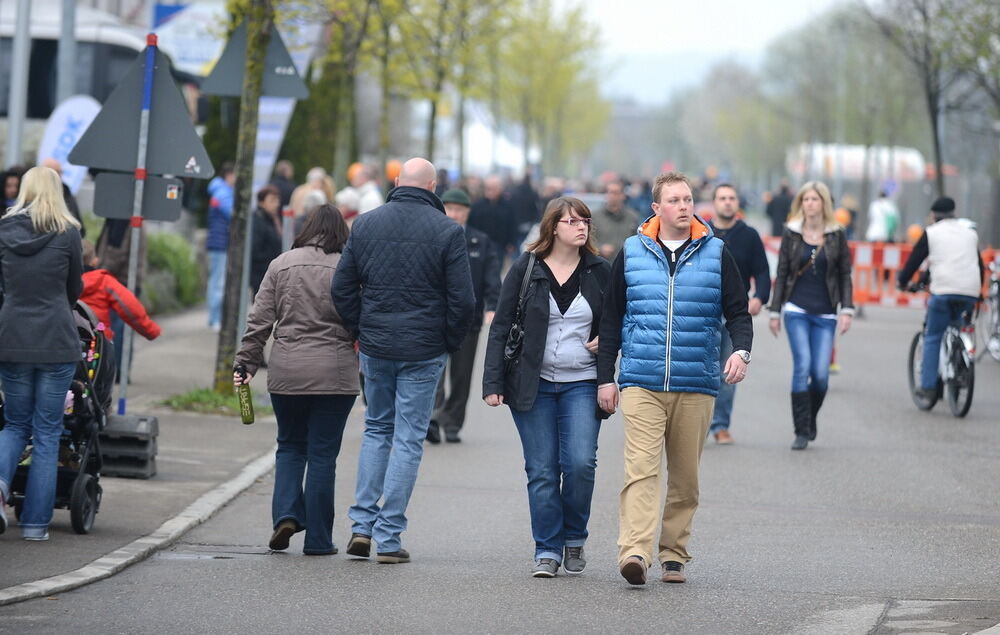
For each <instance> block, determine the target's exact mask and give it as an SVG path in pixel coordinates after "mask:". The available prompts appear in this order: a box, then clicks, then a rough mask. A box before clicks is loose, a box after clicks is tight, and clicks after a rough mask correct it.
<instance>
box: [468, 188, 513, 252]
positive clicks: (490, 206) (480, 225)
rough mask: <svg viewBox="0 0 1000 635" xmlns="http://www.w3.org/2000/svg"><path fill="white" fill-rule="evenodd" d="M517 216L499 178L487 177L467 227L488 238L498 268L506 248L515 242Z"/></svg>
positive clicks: (473, 206)
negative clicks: (498, 261)
mask: <svg viewBox="0 0 1000 635" xmlns="http://www.w3.org/2000/svg"><path fill="white" fill-rule="evenodd" d="M517 224H518V218H517V214H516V213H515V212H514V208H513V206H511V204H510V200H509V199H507V198H506V197H505V196H504V192H503V182H502V181H501V180H500V177H499V176H488V177H486V181H485V182H484V183H483V198H481V199H479V200H478V201H476V202H475V203H474V204H473V205H472V214H471V215H470V216H469V227H474V228H475V229H478V230H479V231H481V232H483V233H484V234H486V235H487V236H489V237H490V240H491V241H493V248H494V249H496V252H497V257H498V258H499V259H500V266H501V267H502V266H503V259H504V257H505V256H506V254H507V248H508V247H515V246H516V245H515V244H514V243H515V242H517Z"/></svg>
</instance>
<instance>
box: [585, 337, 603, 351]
mask: <svg viewBox="0 0 1000 635" xmlns="http://www.w3.org/2000/svg"><path fill="white" fill-rule="evenodd" d="M599 339H600V338H599V337H595V338H594V339H592V340H590V341H589V342H587V343H586V344H584V346H586V347H587V350H588V351H590V352H591V353H592V354H594V355H597V348H598V341H597V340H599Z"/></svg>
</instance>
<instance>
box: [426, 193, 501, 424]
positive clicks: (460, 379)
mask: <svg viewBox="0 0 1000 635" xmlns="http://www.w3.org/2000/svg"><path fill="white" fill-rule="evenodd" d="M441 202H442V203H444V209H445V213H447V214H448V218H450V219H452V220H453V221H455V222H456V223H458V224H459V225H461V226H462V228H463V229H465V249H466V251H467V252H468V254H469V268H470V269H471V270H472V289H473V291H474V292H475V294H476V312H475V315H474V317H473V319H472V328H471V329H470V330H469V334H468V335H466V336H465V340H463V341H462V346H461V347H460V348H459V349H458V350H457V351H455V352H454V353H452V354H451V356H450V357H449V359H448V384H449V390H448V391H447V392H448V394H447V397H446V396H445V379H444V375H442V376H441V382H440V383H439V384H438V390H437V397H436V398H435V400H434V414H433V415H431V425H430V428H428V430H427V440H428V441H430V442H431V443H440V442H441V429H443V430H444V437H445V440H447V441H448V443H458V442H459V441H461V439H460V438H459V437H458V433H459V431H460V430H461V429H462V424H463V423H465V406H466V403H467V402H468V401H469V386H470V384H471V383H472V367H473V366H474V365H475V362H476V347H477V345H478V344H479V331H480V329H481V328H482V327H483V321H484V319H483V318H484V312H485V321H486V323H487V324H489V323H490V322H492V321H493V313H494V311H496V307H497V299H498V298H499V297H500V260H499V259H498V258H497V254H496V251H495V250H494V249H493V244H492V243H491V242H490V239H489V237H488V236H486V234H484V233H483V232H481V231H479V230H477V229H473V228H471V227H469V226H468V224H467V222H468V220H469V208H470V207H471V206H472V201H470V200H469V195H468V194H466V193H465V192H463V191H462V190H458V189H454V190H448V191H447V192H445V193H444V194H443V195H442V196H441Z"/></svg>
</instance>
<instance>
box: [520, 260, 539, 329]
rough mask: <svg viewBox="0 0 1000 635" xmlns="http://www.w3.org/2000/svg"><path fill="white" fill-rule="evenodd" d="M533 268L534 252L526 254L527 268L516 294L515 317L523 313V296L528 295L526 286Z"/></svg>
mask: <svg viewBox="0 0 1000 635" xmlns="http://www.w3.org/2000/svg"><path fill="white" fill-rule="evenodd" d="M534 268H535V252H531V253H529V254H528V267H527V268H526V269H525V270H524V278H523V279H522V280H521V291H520V293H518V294H517V315H518V317H520V316H521V314H522V313H524V296H526V295H527V294H528V285H529V284H530V283H531V271H532V270H533V269H534Z"/></svg>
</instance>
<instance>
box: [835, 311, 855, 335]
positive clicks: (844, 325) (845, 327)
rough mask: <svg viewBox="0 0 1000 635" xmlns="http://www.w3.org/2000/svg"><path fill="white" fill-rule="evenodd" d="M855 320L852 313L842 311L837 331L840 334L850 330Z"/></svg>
mask: <svg viewBox="0 0 1000 635" xmlns="http://www.w3.org/2000/svg"><path fill="white" fill-rule="evenodd" d="M853 321H854V318H853V317H852V316H851V314H850V313H841V314H840V317H838V318H837V333H838V334H839V335H843V334H844V333H846V332H847V331H849V330H850V328H851V323H852V322H853Z"/></svg>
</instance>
